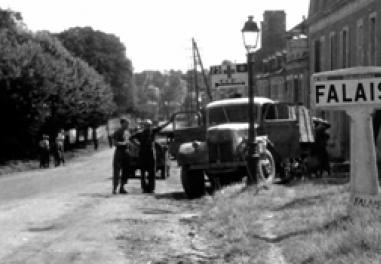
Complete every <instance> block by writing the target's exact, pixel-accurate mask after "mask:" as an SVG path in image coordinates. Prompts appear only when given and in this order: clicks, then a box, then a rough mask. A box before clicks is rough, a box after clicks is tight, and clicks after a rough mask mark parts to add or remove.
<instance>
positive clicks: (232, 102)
mask: <svg viewBox="0 0 381 264" xmlns="http://www.w3.org/2000/svg"><path fill="white" fill-rule="evenodd" d="M248 103H249V98H248V97H244V98H231V99H224V100H218V101H214V102H211V103H209V104H208V105H207V106H206V108H213V107H218V106H227V105H239V104H248ZM267 103H274V101H273V100H271V99H269V98H266V97H255V98H254V104H258V105H263V104H267Z"/></svg>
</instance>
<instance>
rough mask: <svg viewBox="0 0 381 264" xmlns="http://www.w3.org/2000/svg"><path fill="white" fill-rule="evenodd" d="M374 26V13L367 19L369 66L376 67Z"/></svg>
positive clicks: (375, 14)
mask: <svg viewBox="0 0 381 264" xmlns="http://www.w3.org/2000/svg"><path fill="white" fill-rule="evenodd" d="M376 25H377V13H374V14H372V15H371V16H370V18H369V65H371V66H376V47H377V38H376V32H377V31H376Z"/></svg>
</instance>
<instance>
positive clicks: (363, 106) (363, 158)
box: [311, 67, 381, 209]
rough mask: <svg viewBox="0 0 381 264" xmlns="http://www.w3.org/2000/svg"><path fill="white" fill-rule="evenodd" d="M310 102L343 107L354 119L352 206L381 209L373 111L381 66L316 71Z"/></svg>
mask: <svg viewBox="0 0 381 264" xmlns="http://www.w3.org/2000/svg"><path fill="white" fill-rule="evenodd" d="M311 87H312V93H311V99H312V100H311V103H312V106H313V107H315V108H316V109H322V110H343V111H345V112H346V113H347V114H348V115H349V117H350V119H351V123H350V124H351V128H350V129H351V130H350V132H351V133H350V134H351V141H350V151H351V154H350V155H351V158H350V162H351V172H350V177H351V200H350V203H351V204H350V208H351V209H354V208H369V209H381V196H380V195H379V187H378V186H379V182H378V172H377V164H376V147H375V143H374V136H373V123H372V114H373V112H374V111H375V110H376V109H381V67H359V68H350V69H342V70H337V71H331V72H322V73H317V74H314V75H313V76H312V78H311Z"/></svg>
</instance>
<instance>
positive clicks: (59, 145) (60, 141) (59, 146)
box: [53, 129, 65, 167]
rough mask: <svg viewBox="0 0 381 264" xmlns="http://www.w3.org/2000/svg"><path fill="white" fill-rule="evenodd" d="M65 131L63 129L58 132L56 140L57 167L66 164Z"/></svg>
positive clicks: (55, 160) (55, 162)
mask: <svg viewBox="0 0 381 264" xmlns="http://www.w3.org/2000/svg"><path fill="white" fill-rule="evenodd" d="M64 146H65V131H64V130H63V129H62V130H61V131H60V132H58V134H57V137H56V140H55V142H54V150H53V151H54V153H53V156H54V164H55V166H56V167H58V166H60V165H61V163H62V165H63V164H65V156H64V151H65V147H64Z"/></svg>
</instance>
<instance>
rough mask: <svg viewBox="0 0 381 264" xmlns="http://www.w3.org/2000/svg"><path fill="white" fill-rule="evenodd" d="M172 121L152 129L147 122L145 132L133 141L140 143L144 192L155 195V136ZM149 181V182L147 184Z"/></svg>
mask: <svg viewBox="0 0 381 264" xmlns="http://www.w3.org/2000/svg"><path fill="white" fill-rule="evenodd" d="M170 122H171V121H168V122H167V123H165V124H163V125H161V126H158V127H152V122H151V120H149V119H147V120H145V121H144V122H143V123H142V125H143V131H141V132H138V133H136V134H135V135H133V136H132V137H131V139H136V140H138V141H139V143H140V149H139V164H140V166H141V168H140V171H141V172H140V178H141V187H142V189H143V192H146V193H153V192H154V191H155V180H156V179H155V176H156V153H155V142H154V141H155V136H156V134H157V133H158V132H159V131H160V130H161V129H163V128H164V127H165V126H167V125H168V124H169V123H170ZM147 181H148V182H147Z"/></svg>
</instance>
